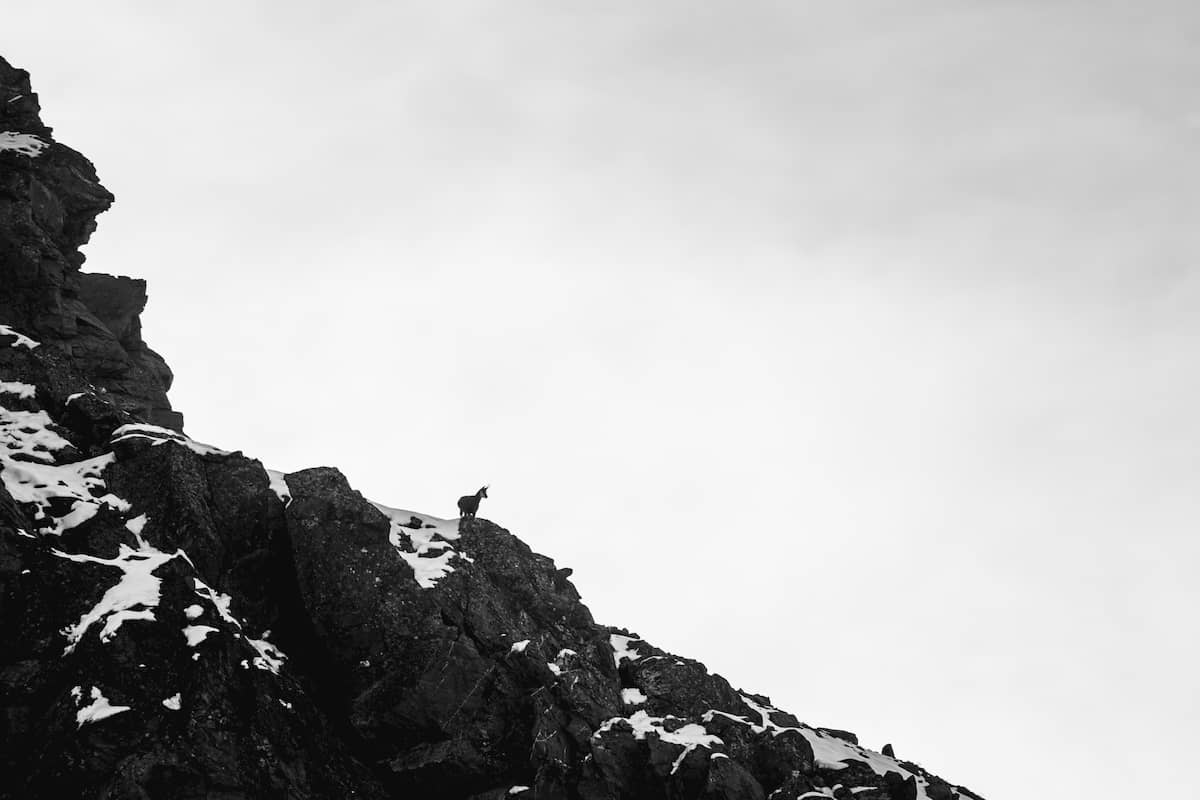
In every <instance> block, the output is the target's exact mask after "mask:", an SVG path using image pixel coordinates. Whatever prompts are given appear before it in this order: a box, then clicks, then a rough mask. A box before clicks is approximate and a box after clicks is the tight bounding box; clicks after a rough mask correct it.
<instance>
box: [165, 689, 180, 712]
mask: <svg viewBox="0 0 1200 800" xmlns="http://www.w3.org/2000/svg"><path fill="white" fill-rule="evenodd" d="M162 704H163V707H164V708H168V709H170V710H171V711H178V710H179V709H180V708H181V707H182V705H183V698H182V697H180V696H179V692H176V693H175V694H173V695H171V696H170V697H168V698H167V699H166V700H163V701H162Z"/></svg>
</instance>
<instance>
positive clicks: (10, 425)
mask: <svg viewBox="0 0 1200 800" xmlns="http://www.w3.org/2000/svg"><path fill="white" fill-rule="evenodd" d="M53 424H54V422H53V421H52V420H51V419H50V415H49V414H47V413H46V412H45V411H11V410H9V409H7V408H5V407H3V406H0V448H2V449H3V450H4V451H5V452H4V457H5V458H15V457H16V456H17V455H21V456H24V457H25V459H31V460H34V461H41V462H43V463H47V464H49V463H53V462H54V453H55V452H57V451H59V450H62V449H63V448H66V447H70V446H71V443H70V442H68V441H67V440H66V439H64V438H62V437H61V436H59V435H58V434H57V433H55V432H54V431H52V430H51V429H50V426H51V425H53Z"/></svg>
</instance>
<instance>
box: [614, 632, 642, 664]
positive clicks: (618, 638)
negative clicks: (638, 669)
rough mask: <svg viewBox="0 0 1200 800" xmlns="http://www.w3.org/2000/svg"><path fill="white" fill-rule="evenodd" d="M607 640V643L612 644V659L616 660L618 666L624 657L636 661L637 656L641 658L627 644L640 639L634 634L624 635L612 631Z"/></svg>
mask: <svg viewBox="0 0 1200 800" xmlns="http://www.w3.org/2000/svg"><path fill="white" fill-rule="evenodd" d="M608 641H609V644H611V645H612V649H613V660H614V661H615V662H616V664H617V666H618V667H619V666H621V662H622V661H625V660H626V659H628V660H630V661H637V660H638V659H639V658H641V656H639V655H638V654H637V651H636V650H634V649H633V648H631V647H630V646H629V645H631V644H633V643H634V642H640V641H642V640H641V639H639V638H637V637H636V636H625V635H624V634H620V633H614V634H612V635H611V636H609V637H608Z"/></svg>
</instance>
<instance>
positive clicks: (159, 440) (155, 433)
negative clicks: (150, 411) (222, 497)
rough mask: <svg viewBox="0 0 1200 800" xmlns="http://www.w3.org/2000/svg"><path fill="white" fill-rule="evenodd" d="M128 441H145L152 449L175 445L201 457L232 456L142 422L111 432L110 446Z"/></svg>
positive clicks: (224, 451)
mask: <svg viewBox="0 0 1200 800" xmlns="http://www.w3.org/2000/svg"><path fill="white" fill-rule="evenodd" d="M129 439H147V440H149V441H150V442H152V443H153V445H152V446H154V447H158V446H159V445H161V444H167V443H171V444H177V445H181V446H183V447H186V448H187V449H188V450H191V451H192V452H193V453H196V454H197V455H201V456H228V455H232V451H230V450H222V449H221V448H219V447H213V446H212V445H211V444H204V443H203V442H197V441H196V440H195V439H192V438H190V437H188V436H184V435H183V434H182V433H180V432H179V431H173V430H171V429H170V428H163V427H161V426H159V425H149V424H147V423H144V422H137V423H132V424H129V425H122V426H121V427H119V428H117V429H116V430H115V431H113V434H112V439H111V440H110V444H116V443H118V442H124V441H128V440H129Z"/></svg>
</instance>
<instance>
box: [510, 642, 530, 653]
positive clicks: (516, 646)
mask: <svg viewBox="0 0 1200 800" xmlns="http://www.w3.org/2000/svg"><path fill="white" fill-rule="evenodd" d="M526 647H529V640H528V639H522V640H521V641H519V642H514V643H513V646H512V647H510V648H508V652H510V653H524V652H525V648H526Z"/></svg>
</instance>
